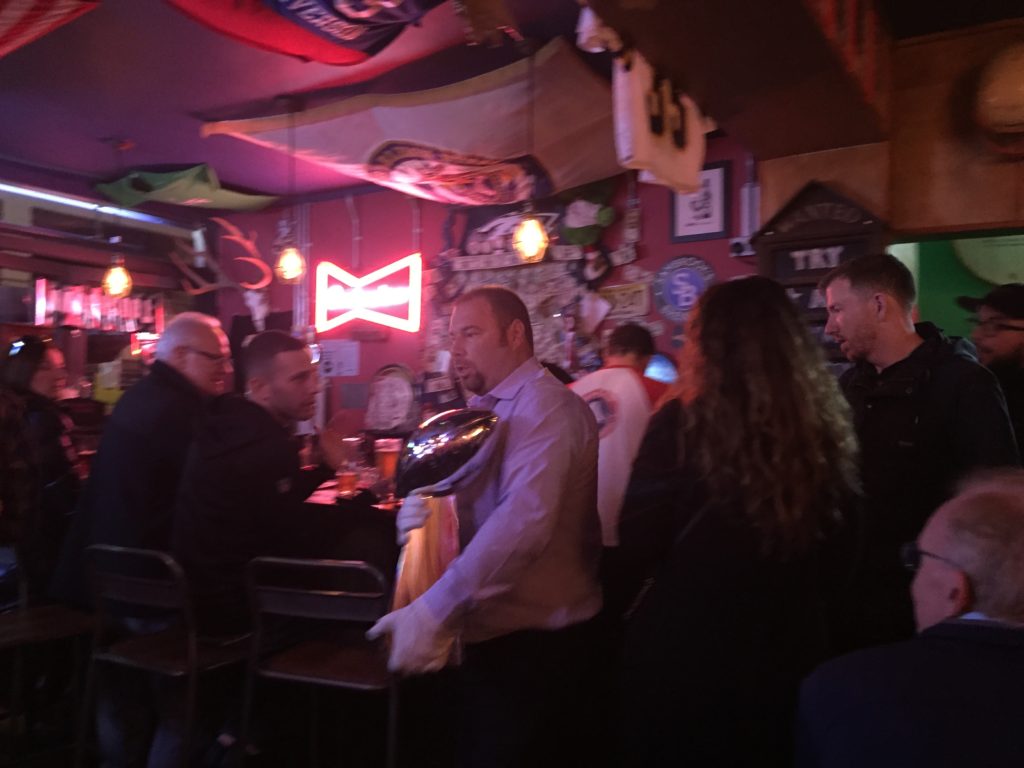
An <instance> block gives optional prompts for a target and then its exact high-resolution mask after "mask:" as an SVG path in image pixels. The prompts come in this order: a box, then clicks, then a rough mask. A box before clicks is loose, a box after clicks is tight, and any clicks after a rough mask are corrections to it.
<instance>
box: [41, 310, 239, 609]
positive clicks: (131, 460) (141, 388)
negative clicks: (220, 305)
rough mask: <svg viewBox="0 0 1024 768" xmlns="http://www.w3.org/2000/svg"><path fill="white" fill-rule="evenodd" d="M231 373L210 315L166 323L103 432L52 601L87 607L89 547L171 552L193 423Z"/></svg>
mask: <svg viewBox="0 0 1024 768" xmlns="http://www.w3.org/2000/svg"><path fill="white" fill-rule="evenodd" d="M230 375H231V358H230V356H229V352H228V339H227V336H226V335H225V334H224V331H223V330H221V327H220V323H219V322H218V321H217V320H216V319H215V318H213V317H210V316H209V315H204V314H201V313H199V312H184V313H182V314H180V315H177V316H176V317H175V318H174V319H173V320H172V321H171V322H170V323H168V325H167V327H166V328H165V329H164V333H163V335H162V336H161V337H160V340H159V341H158V342H157V348H156V361H155V362H154V363H153V366H152V368H151V370H150V372H149V374H148V375H147V376H146V377H144V378H143V379H141V380H140V381H139V382H138V383H136V384H135V385H134V386H133V387H132V388H131V389H129V390H128V391H127V392H125V394H124V395H123V396H122V397H121V399H120V400H119V401H118V403H117V406H116V407H115V408H114V412H113V413H112V414H111V416H110V418H109V419H108V420H107V423H106V425H105V427H104V431H103V438H102V441H101V443H100V447H99V450H98V451H97V453H96V456H95V459H94V461H93V465H92V470H91V472H90V477H89V481H88V483H87V484H86V488H85V493H84V497H83V499H82V501H81V503H80V505H79V510H78V514H77V516H76V520H75V523H74V528H73V530H72V532H71V534H70V535H69V536H68V539H67V541H66V543H65V546H64V551H63V552H62V554H61V562H60V565H59V567H58V571H57V574H56V576H55V578H54V584H53V588H52V591H53V592H54V595H55V597H57V598H59V599H62V600H65V601H68V602H73V603H78V604H84V603H87V602H88V595H87V587H88V583H87V580H86V576H85V567H84V562H83V561H84V550H85V547H87V546H88V545H90V544H113V545H117V546H123V547H141V548H143V549H157V550H161V551H166V550H169V549H170V545H171V519H172V515H173V505H174V498H175V495H176V494H177V492H178V482H179V480H180V479H181V472H182V469H183V467H184V464H185V455H186V453H187V451H188V446H189V444H190V443H191V442H192V436H193V433H194V431H195V425H196V422H197V420H198V419H199V417H200V415H201V412H202V410H203V406H204V403H205V402H206V401H207V400H208V399H209V398H211V397H214V396H215V395H220V394H222V393H223V392H224V391H225V388H226V386H227V382H228V379H229V377H230Z"/></svg>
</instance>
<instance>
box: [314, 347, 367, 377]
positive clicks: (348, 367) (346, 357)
mask: <svg viewBox="0 0 1024 768" xmlns="http://www.w3.org/2000/svg"><path fill="white" fill-rule="evenodd" d="M320 370H321V371H323V374H324V376H358V375H359V342H358V341H348V340H346V339H325V340H324V341H321V342H320Z"/></svg>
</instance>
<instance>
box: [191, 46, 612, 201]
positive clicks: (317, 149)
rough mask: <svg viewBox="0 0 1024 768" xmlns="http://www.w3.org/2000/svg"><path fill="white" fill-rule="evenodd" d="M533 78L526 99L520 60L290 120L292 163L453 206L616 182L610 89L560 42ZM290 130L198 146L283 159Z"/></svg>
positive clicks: (254, 131) (218, 125)
mask: <svg viewBox="0 0 1024 768" xmlns="http://www.w3.org/2000/svg"><path fill="white" fill-rule="evenodd" d="M534 69H535V71H534V76H533V82H534V87H533V88H532V89H531V88H530V77H529V65H528V62H527V61H526V60H520V61H517V62H515V63H514V64H511V65H509V66H506V67H502V68H500V69H496V70H494V71H492V72H488V73H486V74H484V75H480V76H479V77H473V78H470V79H468V80H463V81H461V82H458V83H453V84H451V85H446V86H442V87H440V88H432V89H430V90H425V91H416V92H412V93H402V94H365V95H361V96H356V97H353V98H349V99H345V100H343V101H338V102H334V103H330V104H325V105H323V106H319V107H314V108H312V109H308V110H305V111H303V112H300V113H297V114H296V115H295V117H294V120H295V126H296V127H295V146H296V149H297V154H298V156H299V157H300V158H301V159H302V160H304V161H307V162H311V163H315V164H317V165H320V166H324V167H327V168H332V169H334V170H336V171H338V172H339V173H341V174H344V175H346V176H350V177H355V178H358V179H363V180H366V181H370V182H373V183H375V184H380V185H381V186H385V187H390V188H392V189H396V190H398V191H400V192H405V193H407V194H410V195H415V196H417V197H422V198H425V199H427V200H435V201H437V202H442V203H454V204H461V205H492V204H509V203H517V202H522V201H524V200H529V199H536V198H540V197H546V196H548V195H550V194H552V193H555V192H560V191H562V190H565V189H569V188H571V187H576V186H579V185H581V184H585V183H588V182H591V181H595V180H597V179H604V178H607V177H609V176H613V175H615V174H617V173H620V172H621V168H620V167H619V165H618V163H617V162H616V157H615V146H614V141H613V128H612V100H611V89H610V88H609V86H608V83H607V82H606V81H605V80H603V79H602V78H601V77H599V76H598V75H596V74H595V73H594V72H592V71H591V70H590V69H589V68H588V67H587V66H586V64H584V63H583V62H582V61H581V60H580V59H579V57H578V56H577V55H576V53H575V51H574V50H573V49H572V48H571V46H569V45H568V44H567V43H565V42H564V41H562V40H561V39H556V40H554V41H552V42H551V43H549V44H548V45H546V46H545V47H544V48H542V49H541V50H540V51H538V52H537V53H536V55H535V61H534ZM531 90H532V93H531ZM531 101H533V109H532V115H533V120H532V126H533V131H532V134H533V146H532V147H530V146H529V140H528V131H527V119H528V117H529V116H530V114H531V110H530V102H531ZM289 120H290V116H289V115H287V114H283V115H274V116H269V117H264V118H256V119H250V120H231V121H220V122H211V123H206V124H205V125H204V126H203V135H204V136H212V135H218V134H219V135H229V136H234V137H236V138H239V139H243V140H245V141H250V142H253V143H254V144H258V145H260V146H264V147H268V148H271V149H275V150H277V151H280V152H287V151H288V147H289V140H288V126H289ZM531 149H532V151H531Z"/></svg>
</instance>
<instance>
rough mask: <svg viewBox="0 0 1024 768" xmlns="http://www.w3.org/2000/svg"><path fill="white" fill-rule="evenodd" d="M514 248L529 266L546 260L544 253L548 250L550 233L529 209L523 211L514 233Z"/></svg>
mask: <svg viewBox="0 0 1024 768" xmlns="http://www.w3.org/2000/svg"><path fill="white" fill-rule="evenodd" d="M512 247H513V248H515V249H516V252H517V253H518V254H519V258H520V259H522V260H523V261H525V262H526V263H527V264H533V263H534V262H537V261H540V260H541V259H543V258H544V252H545V251H547V248H548V233H547V230H545V229H544V225H543V224H542V223H541V221H540V219H538V218H537V217H536V216H534V215H533V212H532V211H531V210H530V209H529V208H527V209H526V210H525V211H523V217H522V218H521V219H520V220H519V223H518V224H516V229H515V232H513V233H512Z"/></svg>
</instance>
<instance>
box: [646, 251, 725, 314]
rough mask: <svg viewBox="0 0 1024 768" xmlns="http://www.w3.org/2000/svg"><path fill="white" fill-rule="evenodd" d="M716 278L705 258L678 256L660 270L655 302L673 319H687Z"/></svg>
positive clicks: (656, 283)
mask: <svg viewBox="0 0 1024 768" xmlns="http://www.w3.org/2000/svg"><path fill="white" fill-rule="evenodd" d="M714 281H715V271H714V270H713V269H712V268H711V265H710V264H708V263H707V262H706V261H704V259H699V258H697V257H696V256H679V257H678V258H675V259H672V261H670V262H669V263H668V264H666V265H665V266H663V267H662V268H661V269H659V270H658V275H657V277H655V278H654V301H655V304H656V305H657V307H658V312H660V313H661V315H662V316H663V317H664V318H666V319H668V320H672V321H674V322H677V323H679V322H683V321H684V320H686V317H687V315H689V314H690V310H691V309H693V307H694V306H695V305H696V304H697V300H698V299H699V298H700V295H701V294H702V293H704V291H705V290H706V289H707V287H708V286H709V285H711V284H712V283H713V282H714Z"/></svg>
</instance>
